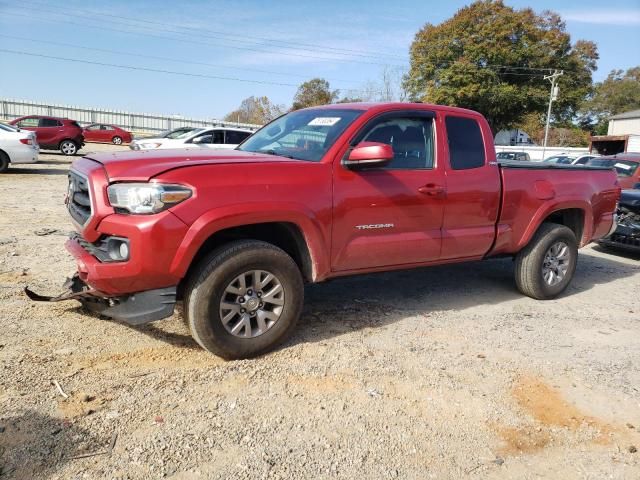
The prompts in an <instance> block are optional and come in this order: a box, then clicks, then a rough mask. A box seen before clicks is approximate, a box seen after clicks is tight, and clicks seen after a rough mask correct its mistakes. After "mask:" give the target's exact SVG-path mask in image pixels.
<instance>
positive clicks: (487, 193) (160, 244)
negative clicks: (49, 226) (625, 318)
mask: <svg viewBox="0 0 640 480" xmlns="http://www.w3.org/2000/svg"><path fill="white" fill-rule="evenodd" d="M619 194H620V188H619V186H618V183H617V180H616V175H615V172H614V171H613V170H612V169H610V168H587V167H573V166H562V165H547V164H536V163H529V162H517V163H510V164H498V163H497V162H496V154H495V150H494V146H493V142H492V134H491V130H490V129H489V125H488V124H487V122H486V120H485V119H484V118H483V117H482V116H481V115H480V114H478V113H476V112H472V111H469V110H464V109H460V108H452V107H443V106H437V105H427V104H408V103H387V104H361V103H354V104H342V105H328V106H323V107H317V108H310V109H305V110H299V111H295V112H291V113H288V114H287V115H284V116H283V117H280V118H278V119H277V120H275V121H273V122H272V123H270V124H268V125H266V126H265V127H263V128H262V129H261V130H259V131H258V132H257V133H255V134H254V135H252V136H251V137H250V138H249V139H247V140H246V141H245V142H244V143H242V144H241V145H240V146H239V147H238V148H237V149H235V150H231V151H229V150H227V151H218V152H216V151H211V150H206V151H203V150H163V151H149V152H128V153H124V152H122V153H113V154H90V155H88V156H86V157H84V158H82V159H78V160H76V161H75V162H74V164H73V166H72V169H71V171H70V173H69V189H68V195H67V206H68V210H69V213H70V215H71V218H72V220H73V223H74V224H75V226H76V228H77V231H78V233H77V234H74V235H73V236H72V238H70V239H69V241H68V242H67V248H68V250H69V251H70V252H71V254H72V255H73V256H74V257H75V258H76V260H77V264H78V272H77V274H76V275H75V276H74V277H73V278H72V279H70V281H69V282H68V288H69V291H68V292H67V293H66V294H64V295H61V296H59V297H55V298H50V297H42V296H38V295H37V294H35V293H33V292H31V291H28V294H29V295H30V297H31V298H33V299H36V300H45V299H46V300H64V299H69V298H76V299H78V300H80V301H81V302H82V303H83V304H84V305H85V306H86V307H87V308H89V309H91V310H93V311H96V312H99V313H101V314H102V315H105V316H107V317H110V318H114V319H118V320H123V321H126V322H128V323H130V324H141V323H146V322H150V321H154V320H158V319H161V318H165V317H168V316H170V315H171V314H172V313H173V311H174V305H175V303H176V302H177V301H182V302H183V304H184V315H185V317H186V320H187V322H188V324H189V326H190V329H191V332H192V335H193V337H194V338H195V340H196V341H197V342H198V343H199V344H200V345H201V346H202V347H204V348H205V349H207V350H209V351H210V352H213V353H215V354H218V355H220V356H222V357H225V358H245V357H250V356H254V355H258V354H260V353H263V352H265V351H267V350H270V349H272V348H273V347H274V346H275V345H277V344H278V343H279V342H281V341H283V340H284V339H285V338H286V337H287V336H288V335H289V334H290V333H291V331H292V329H293V328H294V325H295V323H296V321H297V320H298V317H299V316H300V314H301V311H302V303H303V284H304V282H320V281H323V280H326V279H329V278H335V277H340V276H344V275H353V274H358V273H369V272H378V271H386V270H395V269H405V268H414V267H423V266H429V265H438V264H445V263H453V262H465V261H471V260H479V259H484V258H489V257H497V256H509V257H514V259H515V279H516V285H517V287H518V288H519V290H520V291H521V292H522V293H524V294H525V295H529V296H531V297H533V298H537V299H548V298H553V297H555V296H556V295H558V294H559V293H560V292H562V291H563V290H564V289H565V288H566V286H567V284H568V283H569V282H570V280H571V278H572V276H573V274H574V270H575V268H576V262H577V249H578V248H579V247H581V246H584V245H586V244H588V243H589V242H591V241H593V240H596V239H599V238H601V237H604V236H606V235H607V234H608V233H609V232H610V231H612V229H613V228H614V227H615V221H614V211H615V209H616V202H617V200H618V197H619Z"/></svg>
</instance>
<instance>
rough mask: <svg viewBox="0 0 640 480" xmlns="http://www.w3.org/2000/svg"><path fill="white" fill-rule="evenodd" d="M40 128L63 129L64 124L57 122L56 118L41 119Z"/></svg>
mask: <svg viewBox="0 0 640 480" xmlns="http://www.w3.org/2000/svg"><path fill="white" fill-rule="evenodd" d="M38 126H39V127H61V126H62V123H60V121H59V120H56V119H55V118H41V119H40V123H39V124H38Z"/></svg>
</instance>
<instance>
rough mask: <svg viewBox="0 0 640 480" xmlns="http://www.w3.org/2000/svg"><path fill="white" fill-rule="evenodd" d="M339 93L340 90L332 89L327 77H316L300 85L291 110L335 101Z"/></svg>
mask: <svg viewBox="0 0 640 480" xmlns="http://www.w3.org/2000/svg"><path fill="white" fill-rule="evenodd" d="M339 94H340V92H339V91H338V90H331V87H330V86H329V82H328V81H326V80H325V79H323V78H314V79H312V80H309V81H307V82H304V83H303V84H301V85H300V86H299V87H298V91H297V92H296V94H295V96H294V97H293V105H292V107H291V110H299V109H301V108H307V107H315V106H316V105H326V104H328V103H333V102H335V101H336V100H337V98H338V95H339Z"/></svg>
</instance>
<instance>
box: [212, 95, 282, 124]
mask: <svg viewBox="0 0 640 480" xmlns="http://www.w3.org/2000/svg"><path fill="white" fill-rule="evenodd" d="M284 111H285V108H284V106H283V105H276V104H274V103H272V102H271V100H269V98H268V97H253V96H251V97H249V98H245V99H244V100H243V101H242V103H240V106H239V107H238V109H237V110H234V111H233V112H230V113H228V114H227V115H226V116H225V117H224V119H225V120H227V121H228V122H240V123H254V124H256V125H264V124H266V123H269V122H270V121H271V120H273V119H274V118H276V117H279V116H280V115H282V114H283V113H284Z"/></svg>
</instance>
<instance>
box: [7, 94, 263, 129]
mask: <svg viewBox="0 0 640 480" xmlns="http://www.w3.org/2000/svg"><path fill="white" fill-rule="evenodd" d="M25 115H47V116H51V117H63V118H70V119H72V120H76V121H77V122H78V123H79V124H81V125H88V124H90V123H107V124H109V125H117V126H118V127H121V128H124V129H126V130H129V131H132V132H136V133H154V132H160V131H163V130H172V129H174V128H178V127H216V126H229V127H242V128H248V129H250V130H256V129H258V128H260V126H261V125H253V124H250V123H237V122H227V121H224V120H216V119H211V120H202V119H196V118H187V117H182V116H177V115H154V114H149V113H133V112H123V111H119V110H105V109H101V108H85V107H76V106H71V105H54V104H49V103H39V102H31V101H27V100H13V99H7V98H0V118H4V119H5V120H13V119H14V118H18V117H23V116H25Z"/></svg>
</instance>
